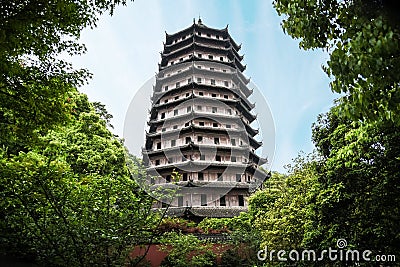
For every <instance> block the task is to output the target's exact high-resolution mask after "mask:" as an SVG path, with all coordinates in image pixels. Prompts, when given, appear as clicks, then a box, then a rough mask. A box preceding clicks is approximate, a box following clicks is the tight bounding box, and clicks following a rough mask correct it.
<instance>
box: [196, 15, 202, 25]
mask: <svg viewBox="0 0 400 267" xmlns="http://www.w3.org/2000/svg"><path fill="white" fill-rule="evenodd" d="M197 24H199V25H202V24H203V22H202V21H201V17H200V14H199V20H198V21H197Z"/></svg>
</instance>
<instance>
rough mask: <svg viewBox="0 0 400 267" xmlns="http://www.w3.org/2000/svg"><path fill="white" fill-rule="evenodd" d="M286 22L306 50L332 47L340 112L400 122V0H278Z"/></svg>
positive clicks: (332, 69) (331, 61) (330, 69)
mask: <svg viewBox="0 0 400 267" xmlns="http://www.w3.org/2000/svg"><path fill="white" fill-rule="evenodd" d="M274 6H275V9H276V10H277V12H278V14H279V15H282V16H284V20H283V22H282V27H283V29H284V31H285V32H287V33H288V34H289V35H290V36H292V37H293V38H296V39H297V38H298V39H301V41H300V47H301V48H303V49H315V48H321V49H326V50H327V51H328V52H329V54H330V58H329V60H328V62H327V65H326V66H324V67H323V69H324V70H325V72H326V73H327V74H328V76H329V77H330V78H332V82H331V84H330V85H331V89H332V90H333V91H334V92H337V93H343V94H345V96H344V97H343V98H342V99H341V100H340V101H341V102H342V103H343V105H340V109H339V111H340V112H341V113H345V114H347V115H349V116H350V117H351V118H352V119H353V120H359V119H360V120H364V121H374V120H378V119H380V118H385V119H386V120H389V121H393V122H395V123H396V124H399V123H400V117H399V116H398V114H399V112H400V104H399V102H400V90H399V84H400V73H399V71H398V70H399V68H400V56H399V55H400V41H399V40H400V19H399V17H398V14H397V13H396V12H397V10H398V3H397V1H395V0H344V1H339V0H323V1H315V0H305V1H304V0H290V1H289V0H275V1H274Z"/></svg>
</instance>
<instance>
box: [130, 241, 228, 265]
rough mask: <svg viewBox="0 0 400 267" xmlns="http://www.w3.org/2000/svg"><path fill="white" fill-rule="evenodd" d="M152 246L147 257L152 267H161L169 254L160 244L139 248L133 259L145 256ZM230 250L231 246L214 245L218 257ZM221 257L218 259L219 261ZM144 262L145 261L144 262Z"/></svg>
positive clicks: (133, 253)
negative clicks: (161, 248)
mask: <svg viewBox="0 0 400 267" xmlns="http://www.w3.org/2000/svg"><path fill="white" fill-rule="evenodd" d="M148 246H150V248H149V251H148V253H147V255H146V257H145V259H147V260H148V261H149V262H150V263H151V266H152V267H157V266H160V264H161V262H162V260H163V259H164V258H165V257H166V256H167V255H168V253H167V252H163V251H160V250H159V247H160V245H158V244H151V245H143V246H137V247H135V249H134V250H133V251H132V253H131V257H132V258H134V257H137V256H140V255H143V254H144V253H145V252H146V249H147V247H148ZM229 248H230V245H227V244H213V249H212V250H213V252H214V253H215V254H216V255H220V254H221V253H223V252H224V251H226V250H227V249H229ZM218 260H219V257H217V261H218ZM143 261H144V260H143Z"/></svg>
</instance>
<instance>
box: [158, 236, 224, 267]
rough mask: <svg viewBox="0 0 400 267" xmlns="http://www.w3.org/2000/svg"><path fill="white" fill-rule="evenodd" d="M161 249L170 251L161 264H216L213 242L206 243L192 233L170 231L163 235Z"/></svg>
mask: <svg viewBox="0 0 400 267" xmlns="http://www.w3.org/2000/svg"><path fill="white" fill-rule="evenodd" d="M161 242H162V244H163V245H162V247H161V250H163V251H166V252H168V256H167V257H166V258H165V259H164V261H163V263H162V264H161V266H171V267H172V266H174V267H185V266H199V267H200V266H215V261H216V255H215V254H214V252H212V250H211V248H212V245H211V244H204V242H203V241H200V240H199V239H198V238H197V237H195V236H194V235H191V234H180V233H176V232H169V233H165V234H164V235H163V238H162V240H161Z"/></svg>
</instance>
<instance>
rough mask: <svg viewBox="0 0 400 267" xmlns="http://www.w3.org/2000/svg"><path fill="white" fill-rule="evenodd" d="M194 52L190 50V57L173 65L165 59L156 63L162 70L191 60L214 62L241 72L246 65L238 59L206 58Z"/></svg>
mask: <svg viewBox="0 0 400 267" xmlns="http://www.w3.org/2000/svg"><path fill="white" fill-rule="evenodd" d="M194 52H195V51H192V53H191V55H192V56H191V57H190V58H187V59H185V60H183V61H180V62H177V63H176V64H173V65H167V64H166V62H165V61H162V62H161V63H159V64H158V69H159V71H163V70H165V69H167V68H169V67H171V66H174V65H180V64H184V63H187V62H192V61H197V62H198V61H204V62H216V63H220V64H224V65H226V66H229V67H232V68H235V69H238V70H239V71H241V72H243V71H244V70H245V69H246V66H244V65H243V64H242V63H241V62H240V61H238V60H228V61H220V60H214V59H208V58H203V57H198V56H197V55H195V53H194Z"/></svg>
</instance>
